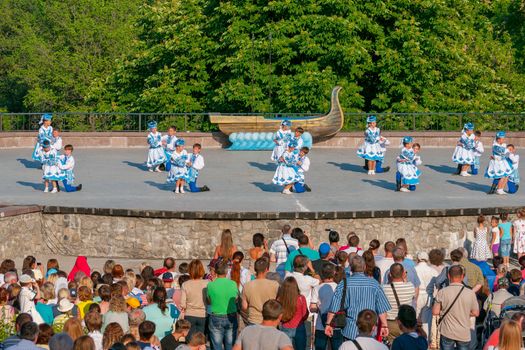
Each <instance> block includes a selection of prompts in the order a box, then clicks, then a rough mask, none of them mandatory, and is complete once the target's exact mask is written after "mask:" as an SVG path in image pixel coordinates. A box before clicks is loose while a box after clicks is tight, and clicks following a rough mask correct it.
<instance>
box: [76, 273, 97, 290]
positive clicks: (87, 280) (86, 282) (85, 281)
mask: <svg viewBox="0 0 525 350" xmlns="http://www.w3.org/2000/svg"><path fill="white" fill-rule="evenodd" d="M80 287H88V288H89V290H93V280H92V279H91V277H88V276H84V277H82V278H81V279H80V282H78V288H80Z"/></svg>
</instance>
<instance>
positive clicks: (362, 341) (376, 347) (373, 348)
mask: <svg viewBox="0 0 525 350" xmlns="http://www.w3.org/2000/svg"><path fill="white" fill-rule="evenodd" d="M355 340H356V341H357V342H358V343H359V345H361V347H362V348H363V350H388V348H387V346H386V345H385V344H382V343H380V342H378V341H377V340H375V339H374V338H370V337H361V336H358V337H357V338H356V339H355ZM339 350H358V349H357V347H356V346H355V345H354V343H352V342H351V341H345V342H344V343H343V345H341V347H340V348H339Z"/></svg>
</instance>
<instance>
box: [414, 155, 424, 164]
mask: <svg viewBox="0 0 525 350" xmlns="http://www.w3.org/2000/svg"><path fill="white" fill-rule="evenodd" d="M414 161H415V163H416V165H421V164H423V162H422V161H421V157H420V156H415V157H414Z"/></svg>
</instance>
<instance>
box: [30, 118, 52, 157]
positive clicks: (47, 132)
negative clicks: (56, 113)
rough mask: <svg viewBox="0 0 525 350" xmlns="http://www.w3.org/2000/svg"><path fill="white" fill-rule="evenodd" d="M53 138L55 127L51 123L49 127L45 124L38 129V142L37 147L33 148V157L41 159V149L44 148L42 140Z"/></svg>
mask: <svg viewBox="0 0 525 350" xmlns="http://www.w3.org/2000/svg"><path fill="white" fill-rule="evenodd" d="M52 139H53V127H52V126H51V125H50V126H48V127H47V128H46V127H45V126H43V125H42V126H41V127H40V129H38V136H37V138H36V144H35V149H34V150H33V156H32V158H33V159H34V160H39V158H38V157H39V151H40V149H41V148H42V142H44V140H49V141H50V142H51V140H52Z"/></svg>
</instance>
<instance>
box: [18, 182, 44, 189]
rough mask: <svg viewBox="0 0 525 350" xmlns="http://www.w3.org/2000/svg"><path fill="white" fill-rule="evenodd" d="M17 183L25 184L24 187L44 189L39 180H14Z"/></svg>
mask: <svg viewBox="0 0 525 350" xmlns="http://www.w3.org/2000/svg"><path fill="white" fill-rule="evenodd" d="M16 183H17V184H19V185H22V186H26V187H32V188H33V189H34V190H39V191H43V190H44V184H43V183H41V182H37V183H35V182H27V181H17V182H16Z"/></svg>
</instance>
